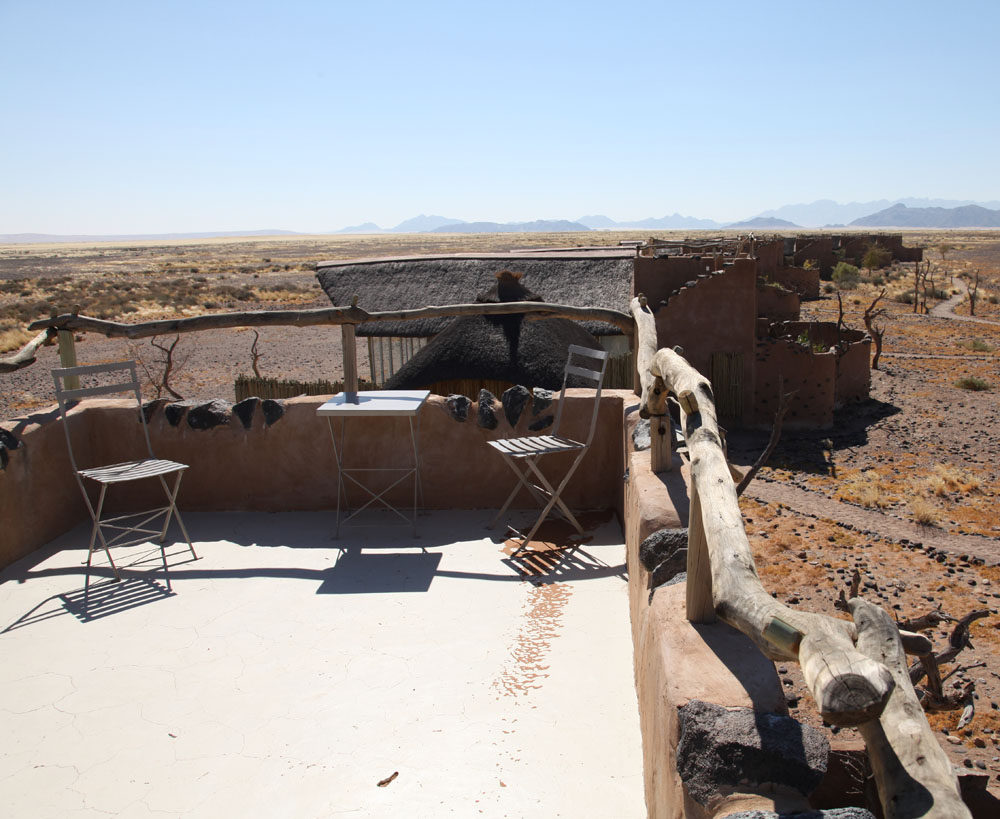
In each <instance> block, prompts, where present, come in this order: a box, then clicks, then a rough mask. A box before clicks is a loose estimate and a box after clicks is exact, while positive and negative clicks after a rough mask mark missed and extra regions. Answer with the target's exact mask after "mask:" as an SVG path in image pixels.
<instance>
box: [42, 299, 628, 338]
mask: <svg viewBox="0 0 1000 819" xmlns="http://www.w3.org/2000/svg"><path fill="white" fill-rule="evenodd" d="M518 314H520V315H524V316H526V317H527V318H528V319H529V320H530V319H544V318H568V319H572V320H574V321H602V322H606V323H608V324H612V325H614V326H615V327H618V328H619V329H621V330H622V331H623V332H625V333H626V334H629V335H631V333H632V332H633V331H634V325H633V322H632V319H631V317H630V316H628V315H627V314H625V313H620V312H618V311H617V310H608V309H604V308H600V307H573V306H570V305H565V304H549V303H546V302H526V301H517V302H501V303H499V304H449V305H444V306H431V307H421V308H418V309H415V310H393V311H384V312H377V313H369V312H367V311H366V310H363V309H361V308H360V307H355V306H350V307H325V308H320V309H317V310H251V311H245V312H239V313H216V314H214V315H206V316H192V317H189V318H179V319H165V320H163V321H147V322H142V323H140V324H123V323H121V322H117V321H105V320H104V319H97V318H91V317H89V316H80V315H74V314H71V313H65V314H63V315H60V316H55V317H53V318H48V319H40V320H38V321H34V322H32V323H31V324H30V325H29V328H28V329H31V330H39V329H43V328H46V327H54V328H56V329H58V330H77V331H80V332H85V333H101V334H102V335H105V336H108V337H109V338H131V339H137V338H151V337H152V336H159V335H165V334H168V333H170V334H173V333H191V332H196V331H200V330H222V329H227V328H231V327H279V326H291V327H311V326H316V325H323V324H331V325H337V324H363V323H365V322H368V321H418V320H420V319H428V318H442V317H448V316H484V315H485V316H503V315H518Z"/></svg>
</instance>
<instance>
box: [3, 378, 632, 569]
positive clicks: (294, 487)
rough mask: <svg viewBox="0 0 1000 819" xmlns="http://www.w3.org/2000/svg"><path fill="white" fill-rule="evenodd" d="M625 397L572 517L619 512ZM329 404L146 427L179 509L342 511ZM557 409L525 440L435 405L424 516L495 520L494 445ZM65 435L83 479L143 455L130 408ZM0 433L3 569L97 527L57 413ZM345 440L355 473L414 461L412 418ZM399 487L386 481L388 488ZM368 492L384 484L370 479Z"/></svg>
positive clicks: (606, 406)
mask: <svg viewBox="0 0 1000 819" xmlns="http://www.w3.org/2000/svg"><path fill="white" fill-rule="evenodd" d="M588 392H589V395H588ZM592 395H593V392H592V391H588V390H569V391H567V397H566V402H567V406H566V409H565V421H564V424H563V429H562V430H561V433H562V434H564V435H566V436H568V437H571V438H576V439H577V440H581V439H583V438H584V437H585V436H586V433H587V427H588V425H589V420H590V414H589V408H590V407H591V406H592V401H593V399H592ZM626 399H628V400H630V401H634V400H635V399H634V397H633V396H632V395H631V393H630V392H628V391H624V390H605V391H604V394H603V396H602V399H601V407H600V411H599V415H598V422H597V423H598V426H597V431H596V433H595V436H594V442H593V444H592V445H591V448H590V450H589V451H588V453H587V454H586V455H585V457H584V460H583V461H582V462H581V464H580V466H579V468H578V469H577V472H576V474H575V475H574V478H573V480H572V481H571V482H570V484H569V485H568V486H567V488H566V491H565V493H564V498H565V500H566V501H567V503H568V504H569V506H570V507H572V508H577V509H618V510H621V508H622V505H623V499H622V493H623V488H622V468H621V465H622V464H623V461H624V453H623V446H624V444H623V441H622V427H621V424H622V421H621V418H622V404H623V401H624V400H626ZM323 400H324V398H323V397H319V396H316V397H314V396H309V397H301V398H293V399H289V400H288V401H286V402H285V403H284V409H285V412H284V415H283V416H282V417H281V418H280V419H278V420H277V421H275V422H274V423H273V424H271V425H267V424H266V423H265V420H264V418H263V415H262V413H261V412H260V409H259V408H258V410H257V412H256V413H255V414H254V416H253V418H252V422H251V425H250V428H249V429H245V428H244V427H243V425H242V423H241V422H240V421H239V420H238V419H237V418H236V417H232V418H230V420H229V423H228V424H223V425H220V426H216V427H214V428H212V429H194V428H192V427H191V426H190V424H188V423H187V421H186V419H182V420H181V421H180V423H179V424H178V425H177V426H172V425H171V424H170V423H169V422H168V421H167V418H166V413H165V412H164V410H163V409H162V408H161V409H159V410H157V411H156V412H155V413H154V414H153V416H152V418H151V420H150V436H151V438H152V440H153V448H154V451H155V452H156V454H157V456H158V457H161V458H168V459H171V460H175V461H179V462H181V463H186V464H189V465H190V468H189V469H188V470H187V472H186V473H185V476H184V478H183V481H182V483H181V491H180V495H179V497H178V505H179V507H180V509H181V510H182V511H183V510H185V509H191V510H220V511H221V510H257V511H291V510H321V509H328V510H330V509H334V508H335V504H336V487H337V482H336V471H335V469H336V467H335V460H334V455H333V447H332V442H331V439H330V431H329V428H328V425H327V421H326V419H325V418H320V417H318V416H317V415H316V408H317V407H318V406H319V405H320V404H321V403H323ZM498 410H499V407H498ZM554 411H555V406H554V405H553V406H551V407H549V408H548V409H546V410H545V411H544V412H543V413H541V414H540V415H539V416H534V417H533V416H532V415H531V409H530V408H529V409H526V410H525V412H524V413H523V415H522V416H521V419H520V420H519V422H518V425H517V427H516V429H512V428H511V427H510V426H509V425H508V423H507V422H506V420H504V419H503V417H502V415H503V414H502V411H500V412H499V415H500V421H499V425H498V427H497V428H496V429H494V430H486V429H483V428H482V427H480V426H479V425H478V424H477V421H476V406H475V405H473V406H472V408H471V412H470V416H469V419H468V420H466V421H462V422H459V421H456V420H455V419H454V418H453V417H452V415H451V414H450V413H449V411H448V408H447V405H446V403H445V399H443V398H440V397H438V396H431V398H430V399H429V400H428V402H427V404H426V405H425V406H424V408H423V410H422V412H421V414H420V432H419V447H420V454H421V483H422V486H423V494H424V506H426V507H428V508H431V509H489V508H494V509H495V508H498V507H499V506H500V504H501V503H502V502H503V500H504V498H506V496H507V493H508V492H509V491H510V489H511V488H512V487H513V485H514V475H513V473H512V472H511V471H510V468H509V467H508V466H507V465H506V464H505V463H504V462H503V459H502V458H501V457H500V456H499V455H498V454H497V453H496V452H494V450H493V449H492V448H490V447H489V446H487V444H486V441H487V440H489V439H492V438H499V437H508V436H511V435H515V434H530V433H528V424H530V423H532V422H533V421H537V420H538V418H539V417H544V416H545V415H549V414H554ZM70 423H71V425H72V427H71V428H72V429H73V431H74V434H75V437H74V440H83V441H84V442H85V443H84V445H83V447H82V449H81V451H80V455H81V456H80V457H78V464H79V465H80V466H81V467H82V466H86V465H94V464H96V463H98V462H104V463H111V462H116V461H123V460H129V459H131V458H134V457H135V453H136V452H140V451H142V447H143V446H144V445H143V442H142V427H141V425H140V424H139V422H138V419H137V417H136V412H135V409H134V405H132V406H129V405H128V402H125V401H117V400H88V401H84V402H82V403H81V404H80V405H79V406H77V407H76V408H75V409H74V410H72V411H71V413H70ZM4 426H5V428H8V429H10V430H11V431H12V432H13V434H14V436H15V437H16V438H17V440H18V441H20V446H19V447H18V448H17V449H13V450H9V460H8V463H7V466H6V468H5V469H2V470H0V566H5V565H7V564H9V563H10V562H11V561H13V560H16V559H18V558H20V557H23V556H24V555H26V554H28V553H29V552H31V551H33V550H34V549H36V548H38V547H39V546H41V545H42V544H44V543H46V542H48V541H50V540H52V539H53V538H55V537H57V536H58V535H59V534H61V533H63V532H65V531H67V530H68V529H71V528H72V527H73V526H75V525H77V524H78V523H80V522H81V521H84V520H86V519H88V518H87V512H86V509H85V507H84V505H83V500H82V498H81V496H80V492H79V489H78V487H77V485H76V482H75V480H74V478H73V475H72V471H71V469H70V464H69V459H68V456H67V454H66V442H65V439H64V437H63V431H62V425H61V422H59V420H58V415H57V414H56V413H46V414H41V415H35V416H32V417H31V418H30V419H20V420H18V419H15V421H13V422H10V423H5V424H4ZM347 433H348V441H347V452H346V458H347V463H348V465H351V464H354V465H358V466H371V465H392V464H397V465H404V464H406V463H408V462H409V456H410V449H409V447H410V439H409V427H408V425H407V421H406V419H405V418H377V419H370V420H365V421H349V422H348V426H347ZM98 456H99V457H98ZM571 458H572V456H571V455H553V456H551V460H550V461H549V463H550V466H549V467H548V468H550V469H552V470H556V471H558V470H559V469H561V468H564V467H565V465H566V462H567V461H569V460H570V459H571ZM560 462H562V463H560ZM609 465H611V466H609ZM394 477H395V476H393V477H385V478H384V479H383V480H384V482H389V481H391V480H392V479H393V478H394ZM140 484H143V485H140ZM373 485H375V486H378V483H377V482H376V481H373ZM412 486H413V485H412V483H410V482H409V481H406V482H404V483H403V484H402V485H401V486H400V487H398V488H397V489H396V490H393V491H392V492H390V493H389V494H388V495H387V497H388V498H389V499H390V500H391V501H393V502H394V503H396V504H400V505H405V504H406V503H407V502H409V503H412V497H413V495H412V491H413V489H412ZM115 490H120V491H115ZM353 496H355V495H353V494H352V497H353ZM161 499H162V491H161V490H160V489H159V485H158V484H157V483H156V482H153V481H148V482H140V483H138V484H132V485H130V486H127V487H126V486H120V487H115V488H113V489H112V490H110V491H109V507H108V511H109V512H111V511H115V510H121V511H127V510H128V509H137V508H142V507H143V505H146V504H148V505H159V504H160V503H161V502H162V501H161ZM533 506H534V502H533V501H531V499H530V498H528V496H527V494H526V493H522V495H521V496H520V497H519V498H518V499H517V500H516V501H515V507H524V508H527V507H533ZM192 534H194V533H192Z"/></svg>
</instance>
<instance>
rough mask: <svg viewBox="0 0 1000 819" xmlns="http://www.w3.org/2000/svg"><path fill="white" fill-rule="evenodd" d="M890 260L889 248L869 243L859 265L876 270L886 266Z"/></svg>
mask: <svg viewBox="0 0 1000 819" xmlns="http://www.w3.org/2000/svg"><path fill="white" fill-rule="evenodd" d="M891 262H892V253H891V252H890V251H889V250H886V249H885V248H884V247H879V246H878V245H870V246H869V247H868V250H866V251H865V255H864V256H863V257H862V259H861V266H862V267H867V268H868V269H869V270H876V269H881V268H883V267H888V266H889V264H890V263H891Z"/></svg>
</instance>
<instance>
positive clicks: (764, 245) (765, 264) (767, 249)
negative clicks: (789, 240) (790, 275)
mask: <svg viewBox="0 0 1000 819" xmlns="http://www.w3.org/2000/svg"><path fill="white" fill-rule="evenodd" d="M754 254H755V255H756V257H757V272H758V273H759V274H761V275H764V276H770V275H772V274H773V273H775V272H777V271H778V270H780V269H781V268H783V267H784V266H785V240H784V239H768V240H764V241H759V242H757V243H756V245H755V246H754Z"/></svg>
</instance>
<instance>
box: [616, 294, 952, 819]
mask: <svg viewBox="0 0 1000 819" xmlns="http://www.w3.org/2000/svg"><path fill="white" fill-rule="evenodd" d="M631 310H632V315H633V317H634V318H635V322H636V343H637V345H638V349H637V351H636V360H637V362H639V364H640V366H641V367H642V369H640V372H639V376H640V380H641V382H642V407H643V409H644V411H645V412H644V414H648V415H649V416H650V417H651V419H652V421H653V422H655V423H658V424H659V423H666V425H667V428H668V430H669V418H667V417H666V416H667V396H668V393H672V394H673V395H674V396H675V397H676V398H677V402H678V404H679V405H680V425H681V430H682V431H683V434H684V438H685V441H686V443H687V450H688V457H689V462H690V481H689V495H690V512H689V514H690V519H689V527H688V575H687V616H688V619H689V620H691V621H692V622H697V623H705V622H711V621H713V620H715V619H716V617H718V618H719V619H721V620H723V621H725V622H727V623H729V624H730V625H732V626H734V627H735V628H737V629H739V630H740V631H742V632H743V633H744V634H746V635H747V636H748V637H749V638H750V639H751V640H753V641H754V643H756V644H757V645H758V646H759V647H760V649H761V650H762V651H763V652H764V654H765V655H767V656H768V657H770V658H771V659H774V660H793V661H797V662H798V663H799V665H800V666H801V668H802V674H803V677H804V678H805V682H806V685H807V686H808V688H809V690H810V691H811V693H812V695H813V697H814V699H815V701H816V704H817V705H818V707H819V711H820V713H821V714H822V715H823V717H824V719H826V720H827V721H828V722H830V723H831V724H833V725H840V726H848V725H857V726H859V727H860V730H861V731H862V734H863V735H864V736H865V738H866V740H867V743H868V751H869V756H870V758H871V761H872V767H873V769H874V770H875V771H876V781H877V784H878V787H879V793H880V798H881V800H882V803H883V807H884V808H885V813H886V816H887V817H889V816H893V817H916V816H948V817H966V816H969V814H968V811H967V810H966V808H965V806H964V804H963V803H962V801H961V798H960V797H959V795H958V782H957V780H956V778H955V776H954V774H953V772H952V770H951V765H950V764H949V762H948V759H947V756H946V755H945V754H944V752H943V751H942V750H941V747H940V746H939V745H938V743H937V740H936V739H935V738H934V735H933V733H932V732H931V729H930V726H929V725H928V724H927V720H926V719H925V718H924V716H923V711H922V709H921V708H920V705H919V703H918V702H917V699H916V696H915V694H914V692H913V688H912V686H909V685H908V684H904V682H903V680H904V678H905V680H906V683H908V680H909V677H908V675H907V668H906V664H905V655H904V645H907V644H909V645H910V646H911V647H912V648H913V649H914V650H916V651H917V652H918V653H919V648H920V647H921V645H922V647H923V649H924V650H926V638H923V637H921V636H920V635H909V634H907V635H902V636H901V635H900V633H899V631H898V630H897V629H896V628H895V627H894V626H892V621H891V620H889V619H888V615H885V613H884V612H882V610H881V609H879V608H877V607H875V606H872V605H871V604H869V603H866V602H864V601H861V600H857V599H856V600H854V601H852V603H851V611H852V614H853V615H854V617H855V621H854V622H851V621H848V620H841V619H839V618H834V617H827V616H824V615H820V614H813V613H809V612H804V611H798V610H796V609H792V608H789V607H788V606H785V605H783V604H782V603H779V602H778V601H777V600H775V599H774V598H773V597H771V595H770V594H769V593H768V592H767V591H766V590H765V589H764V586H763V585H762V584H761V582H760V578H759V577H758V575H757V570H756V567H755V565H754V559H753V554H752V552H751V549H750V542H749V540H748V539H747V535H746V530H745V528H744V525H743V518H742V514H741V512H740V508H739V501H738V499H737V496H736V487H735V485H734V483H733V479H732V476H731V472H730V467H729V464H728V462H727V460H726V456H725V451H724V449H723V445H722V440H721V438H720V432H719V426H718V422H717V419H716V411H715V400H714V397H713V394H712V388H711V385H710V384H709V382H708V381H707V380H706V379H705V378H704V376H702V375H701V374H700V373H699V372H698V371H697V370H695V369H694V368H693V367H692V366H691V365H690V364H689V363H688V362H687V361H686V360H685V359H684V358H683V357H682V356H681V355H679V354H678V353H677V352H675V351H674V350H670V349H661V350H656V328H655V322H654V319H653V315H652V313H651V312H650V310H649V309H648V308H647V307H646V305H645V300H643V299H641V298H636V299H633V301H632V304H631ZM651 426H652V424H651ZM657 437H668V436H657V435H656V434H652V435H651V438H652V439H653V440H655V439H656V438H657ZM653 457H654V469H655V465H656V464H655V461H656V455H655V454H654V456H653ZM661 462H662V458H661ZM668 463H669V461H668ZM887 623H888V626H887Z"/></svg>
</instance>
